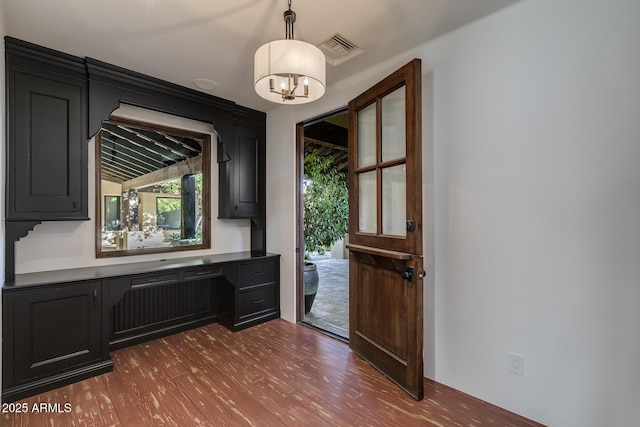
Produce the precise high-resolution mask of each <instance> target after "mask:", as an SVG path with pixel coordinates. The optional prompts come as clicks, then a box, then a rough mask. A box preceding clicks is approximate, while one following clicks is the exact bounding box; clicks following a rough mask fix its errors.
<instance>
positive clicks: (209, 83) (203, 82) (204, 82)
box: [193, 79, 218, 90]
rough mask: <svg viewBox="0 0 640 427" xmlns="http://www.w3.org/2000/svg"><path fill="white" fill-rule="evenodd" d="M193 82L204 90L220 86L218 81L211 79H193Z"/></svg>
mask: <svg viewBox="0 0 640 427" xmlns="http://www.w3.org/2000/svg"><path fill="white" fill-rule="evenodd" d="M193 84H194V85H196V87H199V88H200V89H204V90H214V89H215V88H217V87H218V83H216V82H214V81H213V80H209V79H195V80H194V81H193Z"/></svg>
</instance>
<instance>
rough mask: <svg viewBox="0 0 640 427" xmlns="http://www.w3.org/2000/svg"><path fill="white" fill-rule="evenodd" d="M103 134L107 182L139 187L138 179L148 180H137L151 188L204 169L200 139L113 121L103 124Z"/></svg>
mask: <svg viewBox="0 0 640 427" xmlns="http://www.w3.org/2000/svg"><path fill="white" fill-rule="evenodd" d="M100 131H101V132H100V164H101V176H102V179H105V180H107V181H112V182H116V183H119V184H122V183H124V182H129V183H132V184H130V185H131V186H132V188H140V187H141V186H142V185H138V186H136V185H135V184H133V183H134V182H136V181H134V180H135V179H136V178H141V177H148V178H147V179H143V180H139V181H137V182H138V183H144V185H145V186H148V185H151V184H150V183H151V182H153V183H156V181H168V180H171V179H175V178H178V177H180V176H182V175H183V174H185V172H186V171H187V170H190V171H191V172H193V170H195V169H197V171H200V170H202V164H201V161H202V160H201V153H202V140H200V139H196V138H192V137H190V136H185V135H178V134H175V133H174V134H169V133H168V132H162V131H159V130H152V129H144V128H140V127H136V126H132V125H127V124H123V123H118V122H111V121H104V122H102V127H101V129H100ZM194 158H195V159H196V161H195V163H194V162H193V161H192V162H190V159H194ZM192 163H194V164H192ZM170 166H174V167H173V170H170V169H169V167H170ZM160 170H162V171H163V173H161V174H157V173H156V172H157V171H160ZM154 179H155V181H153V180H154Z"/></svg>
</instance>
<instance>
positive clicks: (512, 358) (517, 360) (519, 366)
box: [509, 353, 524, 376]
mask: <svg viewBox="0 0 640 427" xmlns="http://www.w3.org/2000/svg"><path fill="white" fill-rule="evenodd" d="M509 368H510V369H511V372H513V373H514V374H518V375H522V376H524V356H523V355H521V354H516V353H509Z"/></svg>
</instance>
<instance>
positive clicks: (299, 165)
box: [295, 105, 349, 323]
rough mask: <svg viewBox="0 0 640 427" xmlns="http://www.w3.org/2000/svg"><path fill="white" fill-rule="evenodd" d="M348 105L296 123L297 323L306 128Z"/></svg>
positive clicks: (301, 303)
mask: <svg viewBox="0 0 640 427" xmlns="http://www.w3.org/2000/svg"><path fill="white" fill-rule="evenodd" d="M348 110H349V109H348V107H347V106H346V105H345V106H344V107H340V108H336V109H335V110H331V111H328V112H326V113H323V114H320V115H318V116H315V117H313V118H311V119H307V120H303V121H301V122H298V123H296V175H295V179H296V227H295V228H296V256H295V260H296V268H295V271H296V285H295V289H296V323H298V322H301V321H302V320H304V314H305V313H304V227H303V218H304V202H303V195H302V194H303V193H302V191H303V181H304V128H305V126H308V125H310V124H313V123H315V122H317V121H320V120H323V119H324V118H325V117H329V116H334V115H336V114H338V113H343V112H344V113H346V112H348Z"/></svg>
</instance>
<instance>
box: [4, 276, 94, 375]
mask: <svg viewBox="0 0 640 427" xmlns="http://www.w3.org/2000/svg"><path fill="white" fill-rule="evenodd" d="M101 296H102V292H101V283H100V282H88V283H82V284H78V285H61V286H57V287H47V288H45V289H34V290H29V291H25V292H17V293H13V307H12V308H13V313H14V322H13V325H14V326H13V362H14V363H13V366H14V372H13V377H14V381H13V382H14V383H20V382H22V381H25V380H32V379H34V378H38V377H46V376H50V375H52V374H55V373H57V372H61V371H66V370H69V369H70V368H73V367H75V366H79V365H83V364H88V363H89V362H92V361H95V360H98V359H100V357H101V353H102V333H101V330H102V329H101V328H102V326H101V322H102V316H101ZM5 345H8V343H5Z"/></svg>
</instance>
